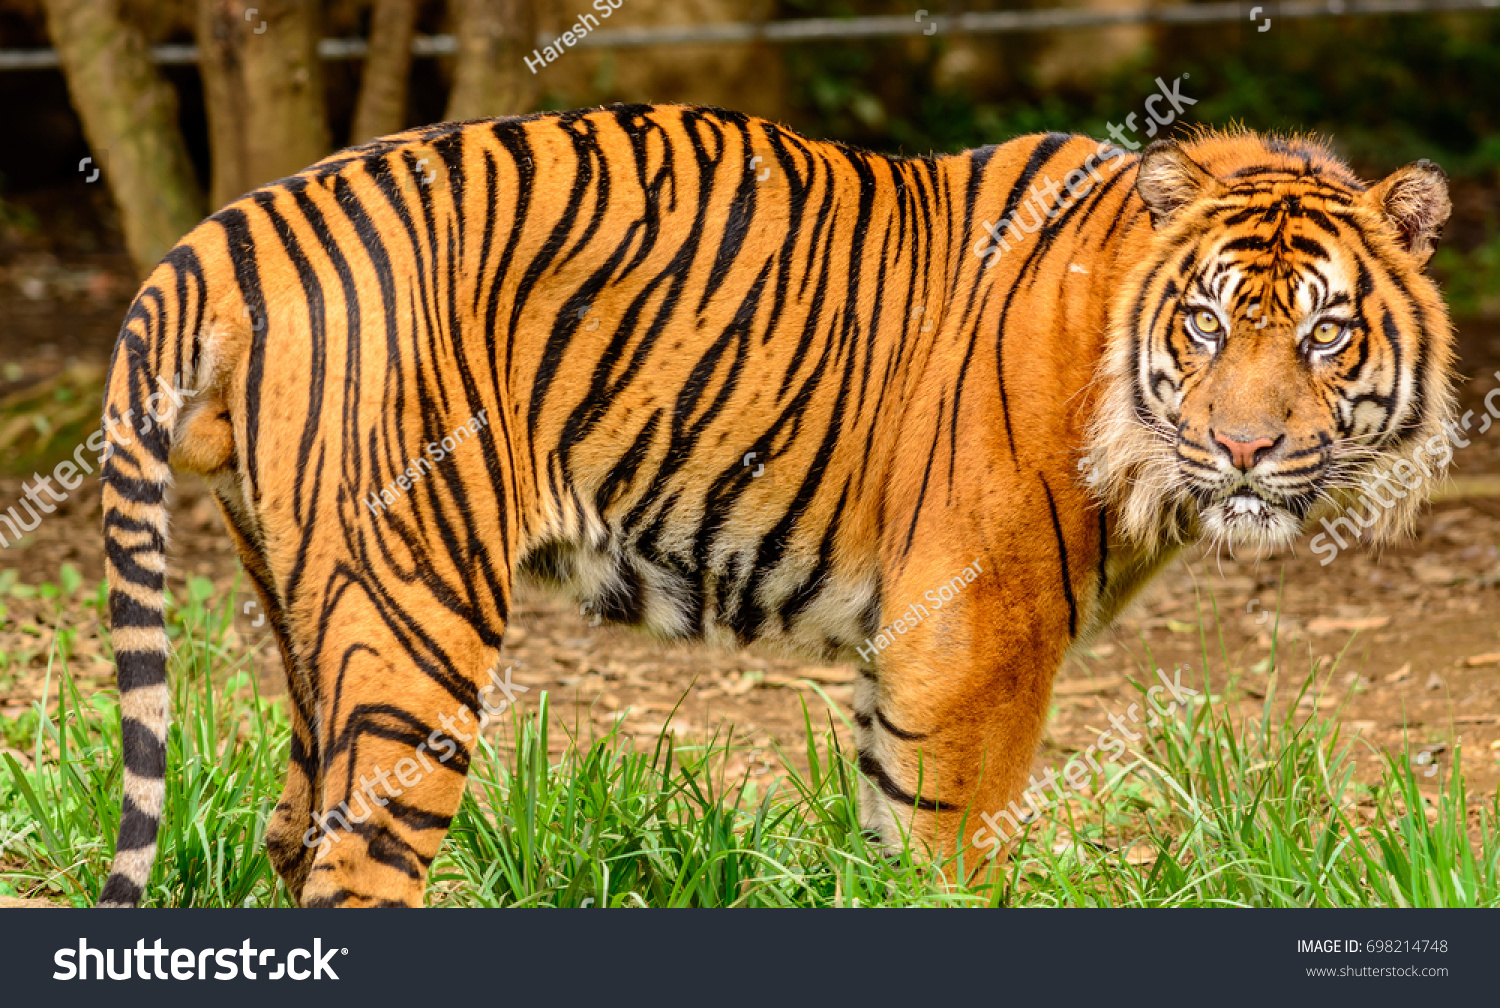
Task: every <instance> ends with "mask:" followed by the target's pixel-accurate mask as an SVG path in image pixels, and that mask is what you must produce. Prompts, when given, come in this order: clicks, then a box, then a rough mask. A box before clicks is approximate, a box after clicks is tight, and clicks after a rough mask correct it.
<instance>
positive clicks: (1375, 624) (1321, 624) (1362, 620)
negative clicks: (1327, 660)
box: [1307, 616, 1391, 634]
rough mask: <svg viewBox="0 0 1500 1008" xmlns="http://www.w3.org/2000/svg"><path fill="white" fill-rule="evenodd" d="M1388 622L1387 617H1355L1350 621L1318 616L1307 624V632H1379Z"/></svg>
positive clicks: (1389, 619) (1388, 618)
mask: <svg viewBox="0 0 1500 1008" xmlns="http://www.w3.org/2000/svg"><path fill="white" fill-rule="evenodd" d="M1390 621H1391V618H1390V617H1389V616H1356V617H1354V618H1352V619H1340V618H1337V617H1332V616H1319V617H1318V618H1317V619H1315V620H1313V621H1312V622H1311V623H1309V624H1307V632H1308V633H1313V634H1327V633H1335V632H1337V631H1339V630H1379V629H1380V628H1381V627H1383V626H1385V625H1386V624H1387V623H1389V622H1390Z"/></svg>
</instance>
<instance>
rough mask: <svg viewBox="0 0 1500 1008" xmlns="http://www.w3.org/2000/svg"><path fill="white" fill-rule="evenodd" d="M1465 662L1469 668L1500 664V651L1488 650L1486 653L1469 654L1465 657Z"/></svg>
mask: <svg viewBox="0 0 1500 1008" xmlns="http://www.w3.org/2000/svg"><path fill="white" fill-rule="evenodd" d="M1464 664H1465V665H1467V666H1469V668H1479V667H1480V666H1482V665H1500V651H1486V652H1485V653H1484V654H1477V655H1469V657H1467V658H1465V659H1464Z"/></svg>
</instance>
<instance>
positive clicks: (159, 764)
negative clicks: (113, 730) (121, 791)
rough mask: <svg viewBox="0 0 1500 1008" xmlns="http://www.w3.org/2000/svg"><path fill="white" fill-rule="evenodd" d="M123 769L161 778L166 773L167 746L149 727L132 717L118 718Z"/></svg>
mask: <svg viewBox="0 0 1500 1008" xmlns="http://www.w3.org/2000/svg"><path fill="white" fill-rule="evenodd" d="M120 742H121V748H123V749H124V751H125V769H126V770H129V771H130V772H131V773H133V774H135V775H136V776H137V777H145V778H147V779H149V780H161V779H163V778H164V777H166V775H167V747H166V745H165V744H164V743H163V742H162V741H161V740H160V739H158V738H157V737H156V734H155V733H154V732H152V731H151V729H150V728H148V727H146V725H144V724H142V723H141V722H140V721H138V720H136V719H135V718H133V717H127V718H122V719H121V720H120Z"/></svg>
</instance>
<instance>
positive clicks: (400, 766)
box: [293, 567, 511, 907]
mask: <svg viewBox="0 0 1500 1008" xmlns="http://www.w3.org/2000/svg"><path fill="white" fill-rule="evenodd" d="M345 569H349V568H347V567H346V568H345ZM507 591H508V587H507ZM490 630H493V633H490V632H488V631H487V632H486V633H484V634H481V632H480V630H479V629H478V628H476V626H475V625H474V624H473V623H471V622H470V621H469V619H467V618H465V617H464V616H461V615H459V614H457V613H455V612H454V611H453V609H452V608H450V607H449V606H448V605H445V604H443V603H441V602H439V601H438V600H437V599H435V598H433V597H432V596H431V595H430V594H429V593H428V592H427V589H426V588H425V587H424V586H423V585H422V584H421V583H420V582H418V583H416V584H411V583H408V584H404V585H403V584H401V583H399V582H394V581H388V582H385V583H377V582H375V581H374V580H373V578H372V580H371V581H370V582H368V583H360V582H356V581H346V582H345V583H344V584H343V585H342V590H339V591H334V592H330V595H329V602H328V603H327V605H326V606H325V608H324V609H323V610H322V611H321V612H319V613H318V614H317V615H316V618H315V621H312V620H310V621H308V622H307V623H305V624H303V625H302V626H299V627H297V628H296V629H295V630H294V632H293V643H294V646H296V645H305V646H306V650H305V651H304V652H303V653H304V654H305V656H306V657H305V664H306V667H307V668H308V671H309V674H310V678H311V680H312V682H313V684H314V687H315V690H316V694H317V699H316V706H315V721H314V723H315V725H316V728H317V740H316V741H317V746H318V749H317V754H318V760H317V767H316V777H315V779H314V781H313V787H312V793H313V795H314V796H315V806H316V809H315V811H314V813H313V814H312V816H311V825H310V826H309V828H308V830H307V831H306V834H305V835H304V836H301V837H299V838H298V843H300V844H303V845H304V846H305V848H306V849H309V850H311V851H312V857H311V859H310V863H309V864H308V865H307V876H306V884H305V886H304V887H303V888H302V890H301V903H302V905H303V906H311V907H317V906H321V907H333V906H421V905H422V901H423V893H424V889H425V886H426V882H427V871H428V866H429V865H430V864H431V863H432V860H433V858H434V857H435V856H436V855H437V852H438V848H439V846H440V845H441V843H442V841H443V837H444V836H445V835H446V833H447V829H448V824H449V822H450V821H451V820H452V818H453V816H454V814H455V813H456V812H457V811H458V805H459V801H460V799H461V798H462V796H463V789H464V779H465V775H466V774H467V772H468V767H469V760H470V755H471V753H472V751H473V746H474V744H475V741H474V740H475V739H476V737H477V735H478V730H479V727H480V724H481V717H482V716H483V711H482V710H481V707H482V706H483V708H484V709H486V710H489V711H492V712H494V713H495V714H499V712H500V711H501V710H502V709H503V700H504V698H503V697H501V696H499V695H498V694H497V693H496V690H495V687H494V685H492V684H490V682H489V677H488V675H487V673H489V672H490V670H492V669H493V668H494V665H495V659H496V657H497V655H498V649H497V648H496V647H495V646H493V645H492V644H489V643H486V641H487V640H488V641H493V642H496V643H498V641H499V637H500V633H501V631H502V630H503V627H495V628H490ZM497 678H499V677H497ZM506 679H508V677H506ZM503 688H505V689H510V688H511V686H510V684H509V682H508V681H507V682H505V685H504V687H503Z"/></svg>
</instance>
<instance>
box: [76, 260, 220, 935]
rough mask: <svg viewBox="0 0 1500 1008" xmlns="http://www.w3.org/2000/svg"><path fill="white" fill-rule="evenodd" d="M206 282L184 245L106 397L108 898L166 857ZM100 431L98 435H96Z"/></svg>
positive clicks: (148, 303) (118, 902)
mask: <svg viewBox="0 0 1500 1008" xmlns="http://www.w3.org/2000/svg"><path fill="white" fill-rule="evenodd" d="M207 294H208V285H207V281H206V278H205V275H204V271H203V269H202V266H201V264H200V263H199V260H198V257H197V255H196V253H195V252H194V251H193V248H192V246H191V245H189V244H187V243H186V242H184V243H183V244H181V245H178V246H177V248H175V249H173V250H172V252H170V253H169V254H168V255H167V257H166V258H165V259H163V260H162V262H161V263H160V264H159V265H158V266H157V267H156V269H155V270H154V271H152V273H151V275H150V276H149V277H148V278H147V279H146V282H145V283H144V284H143V285H142V286H141V289H140V292H139V293H138V294H137V295H136V298H135V301H134V302H133V303H132V304H131V306H130V310H129V312H128V313H127V314H126V316H125V321H124V323H123V324H122V325H121V327H120V335H119V338H118V339H117V340H116V342H115V349H114V355H113V357H112V358H111V361H110V367H109V377H108V380H107V385H106V388H105V398H104V428H103V430H101V431H100V432H98V433H97V434H96V435H94V438H90V440H89V442H88V446H89V447H90V448H97V449H98V450H100V451H101V453H102V457H101V466H102V469H103V474H102V475H103V481H104V501H103V503H104V549H105V572H106V574H107V576H108V579H109V616H110V636H111V640H112V641H113V644H114V650H115V661H116V666H117V675H118V683H119V689H120V739H121V748H122V749H123V756H124V764H125V771H124V797H123V799H122V801H121V804H120V833H119V840H118V842H117V844H116V845H115V860H114V864H113V865H112V866H111V870H110V874H109V878H108V879H106V880H105V883H104V888H103V890H102V891H101V892H100V893H99V906H105V907H128V906H137V905H139V904H140V902H141V898H142V896H143V895H144V893H145V890H146V885H147V882H148V880H149V878H150V875H151V866H152V863H153V861H154V860H155V857H156V836H157V829H158V827H159V825H160V823H161V815H162V806H163V802H164V799H165V797H166V763H167V729H168V725H169V721H170V717H171V711H170V697H169V693H168V689H167V659H168V656H169V655H170V654H171V649H170V647H169V646H168V642H167V632H166V616H165V612H164V609H163V603H164V594H165V579H166V569H167V506H166V494H167V489H168V487H169V486H170V485H171V483H172V470H171V468H170V466H169V464H168V456H169V455H170V454H171V452H172V448H173V444H172V441H173V431H174V430H175V429H177V428H178V427H179V424H178V421H179V418H180V415H181V414H182V413H183V412H184V410H186V409H189V408H190V407H191V406H192V405H193V403H192V401H191V399H190V397H191V396H192V395H194V394H195V393H194V392H192V391H190V390H188V389H186V388H184V387H183V386H187V385H191V384H193V381H194V379H193V376H194V374H195V373H198V370H199V369H198V365H199V363H200V360H199V358H200V354H201V351H202V350H203V347H202V346H201V344H200V334H201V333H202V332H203V329H204V317H205V311H206V308H205V302H206V300H207V297H206V296H207ZM95 438H97V439H99V440H98V442H97V443H96V441H95Z"/></svg>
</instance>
